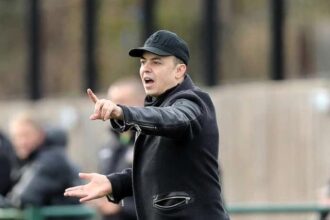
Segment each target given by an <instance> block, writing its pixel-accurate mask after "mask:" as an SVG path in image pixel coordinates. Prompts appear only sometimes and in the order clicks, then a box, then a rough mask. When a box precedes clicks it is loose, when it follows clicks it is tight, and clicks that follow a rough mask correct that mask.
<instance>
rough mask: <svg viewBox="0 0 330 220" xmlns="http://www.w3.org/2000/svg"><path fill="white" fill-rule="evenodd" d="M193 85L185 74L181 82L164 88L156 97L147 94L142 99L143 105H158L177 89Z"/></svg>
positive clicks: (185, 88)
mask: <svg viewBox="0 0 330 220" xmlns="http://www.w3.org/2000/svg"><path fill="white" fill-rule="evenodd" d="M193 87H194V84H193V82H192V80H191V78H190V76H189V75H186V76H185V78H184V80H183V81H182V83H180V84H178V85H176V86H174V87H172V88H170V89H168V90H166V91H165V92H164V93H163V94H161V95H160V96H158V97H152V96H147V97H146V98H145V100H144V105H145V106H160V105H161V104H162V103H163V101H164V100H165V99H166V98H167V97H169V96H170V95H171V94H173V93H176V92H178V91H182V90H187V89H191V88H193Z"/></svg>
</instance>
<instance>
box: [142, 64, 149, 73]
mask: <svg viewBox="0 0 330 220" xmlns="http://www.w3.org/2000/svg"><path fill="white" fill-rule="evenodd" d="M141 71H142V72H143V73H144V72H150V71H151V68H150V65H149V63H148V62H146V63H144V64H143V65H142V66H141Z"/></svg>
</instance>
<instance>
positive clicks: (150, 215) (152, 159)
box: [108, 75, 229, 220]
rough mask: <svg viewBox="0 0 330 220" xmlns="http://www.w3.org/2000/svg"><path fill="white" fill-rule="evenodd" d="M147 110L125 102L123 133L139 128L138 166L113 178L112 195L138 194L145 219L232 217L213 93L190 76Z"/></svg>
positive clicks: (150, 101) (119, 126)
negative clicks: (223, 177)
mask: <svg viewBox="0 0 330 220" xmlns="http://www.w3.org/2000/svg"><path fill="white" fill-rule="evenodd" d="M145 106H146V107H145V108H139V107H126V106H122V110H123V113H124V120H122V121H121V120H111V124H112V126H113V127H114V128H115V129H117V130H118V131H125V130H127V129H135V130H137V132H138V134H137V139H136V141H135V149H134V163H133V169H126V170H124V171H123V172H121V173H116V174H111V175H109V176H108V178H109V180H110V182H111V184H112V195H111V196H109V199H110V200H111V201H114V202H119V201H120V200H121V199H123V198H125V197H126V196H131V195H132V194H133V195H134V198H135V201H136V203H135V204H136V209H137V214H138V218H139V219H140V220H169V219H177V220H202V219H203V220H204V219H206V220H227V219H229V217H228V215H227V214H226V211H225V210H224V205H223V202H222V198H221V187H220V182H219V167H218V145H219V134H218V127H217V120H216V115H215V109H214V106H213V103H212V101H211V99H210V97H209V95H208V94H207V93H205V92H203V91H201V90H200V89H199V88H197V87H195V86H194V84H193V82H192V81H191V79H190V77H189V76H188V75H187V76H186V78H185V80H184V81H183V82H182V83H181V84H180V85H178V86H176V87H174V88H172V89H170V90H168V91H167V92H165V93H164V94H162V95H161V96H160V97H157V98H152V97H147V98H146V102H145Z"/></svg>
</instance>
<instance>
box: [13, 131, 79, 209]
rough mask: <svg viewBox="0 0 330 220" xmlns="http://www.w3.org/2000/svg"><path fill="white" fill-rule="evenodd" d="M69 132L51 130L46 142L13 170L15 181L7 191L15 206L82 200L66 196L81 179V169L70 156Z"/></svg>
mask: <svg viewBox="0 0 330 220" xmlns="http://www.w3.org/2000/svg"><path fill="white" fill-rule="evenodd" d="M66 142H67V139H66V134H65V133H64V132H63V131H61V130H57V129H52V130H48V131H47V137H46V140H45V142H44V143H43V144H42V146H40V147H39V148H38V150H36V151H35V152H33V153H32V154H31V155H30V156H29V158H28V159H27V160H25V161H20V163H17V164H16V167H14V170H13V172H12V177H13V179H14V180H13V181H14V182H15V184H14V186H13V188H12V190H11V191H10V192H9V193H8V195H7V201H8V202H9V203H10V205H11V206H13V207H18V208H23V207H25V206H28V205H33V206H48V205H66V204H78V203H79V202H78V200H77V199H72V198H67V197H64V196H63V191H64V190H65V189H66V188H67V187H68V186H71V185H76V184H79V183H80V180H79V179H78V177H77V172H78V170H77V169H76V167H75V166H74V165H73V164H72V163H71V162H70V161H69V159H68V158H67V156H66V152H65V146H66Z"/></svg>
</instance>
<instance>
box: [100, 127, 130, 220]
mask: <svg viewBox="0 0 330 220" xmlns="http://www.w3.org/2000/svg"><path fill="white" fill-rule="evenodd" d="M110 133H111V136H112V137H113V138H111V140H110V141H109V142H108V143H107V144H106V145H105V146H104V147H102V148H101V150H100V151H99V172H100V173H102V174H109V173H115V172H120V171H122V170H124V169H126V168H131V167H132V165H133V144H134V135H132V137H131V138H129V139H125V140H123V139H122V138H120V135H119V134H118V132H114V131H113V129H110ZM103 219H104V220H136V211H135V205H134V199H133V197H127V198H125V199H124V202H123V206H122V207H121V209H120V212H119V213H117V214H115V215H104V216H103Z"/></svg>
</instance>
